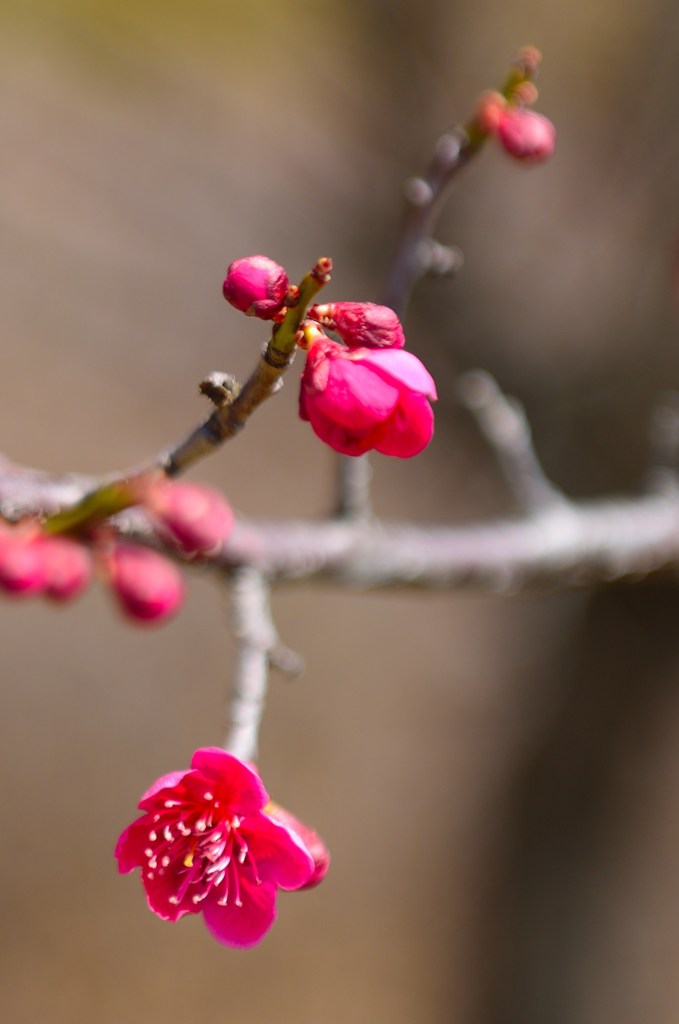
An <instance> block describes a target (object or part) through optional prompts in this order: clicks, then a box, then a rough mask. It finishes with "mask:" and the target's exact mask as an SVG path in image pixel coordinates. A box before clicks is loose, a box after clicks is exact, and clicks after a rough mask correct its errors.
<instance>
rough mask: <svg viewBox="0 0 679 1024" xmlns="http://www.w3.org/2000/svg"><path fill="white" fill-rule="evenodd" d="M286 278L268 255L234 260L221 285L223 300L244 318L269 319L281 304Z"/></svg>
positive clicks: (278, 309)
mask: <svg viewBox="0 0 679 1024" xmlns="http://www.w3.org/2000/svg"><path fill="white" fill-rule="evenodd" d="M289 284H290V282H289V280H288V275H287V274H286V272H285V270H284V269H283V267H281V266H279V265H278V263H275V262H274V261H273V260H271V259H269V257H268V256H243V257H242V258H241V259H238V260H234V261H233V263H232V264H231V265H230V266H229V268H228V270H227V272H226V278H225V280H224V284H223V286H222V291H223V293H224V298H225V299H226V301H227V302H230V303H231V305H232V306H235V308H236V309H239V310H240V311H241V312H242V313H245V314H246V315H247V316H256V317H259V319H260V320H272V319H273V318H274V317H275V316H276V314H277V313H279V312H280V310H281V309H282V307H283V305H284V304H285V297H286V295H287V293H288V287H289Z"/></svg>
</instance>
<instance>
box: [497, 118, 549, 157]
mask: <svg viewBox="0 0 679 1024" xmlns="http://www.w3.org/2000/svg"><path fill="white" fill-rule="evenodd" d="M497 135H498V138H499V140H500V142H501V143H502V145H503V147H504V149H505V151H506V152H507V153H509V155H510V156H513V157H515V158H516V159H517V160H525V161H526V162H527V163H540V162H541V161H543V160H548V159H549V157H550V156H551V155H552V153H553V152H554V149H555V146H556V128H555V127H554V125H553V124H552V122H551V121H550V120H549V118H547V117H544V115H543V114H537V113H536V112H535V111H534V110H524V109H523V108H522V107H508V108H507V110H505V111H504V113H503V115H502V117H501V118H500V121H499V124H498V127H497Z"/></svg>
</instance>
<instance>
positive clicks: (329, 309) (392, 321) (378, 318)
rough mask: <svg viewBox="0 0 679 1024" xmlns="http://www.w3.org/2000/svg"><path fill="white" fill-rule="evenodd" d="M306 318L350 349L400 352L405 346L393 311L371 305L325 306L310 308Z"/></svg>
mask: <svg viewBox="0 0 679 1024" xmlns="http://www.w3.org/2000/svg"><path fill="white" fill-rule="evenodd" d="M307 316H308V317H309V319H310V320H317V321H318V323H320V324H323V326H324V327H329V328H330V330H332V331H335V332H336V333H337V334H339V336H340V338H341V339H342V341H343V342H344V344H345V345H347V346H348V347H349V348H359V347H362V348H403V346H404V345H405V342H406V339H405V335H404V333H403V328H402V327H401V321H400V320H399V318H398V316H397V315H396V313H395V312H394V310H393V309H390V308H389V307H388V306H377V305H375V303H374V302H328V303H326V304H325V305H320V306H312V307H311V309H310V310H309V312H308V314H307Z"/></svg>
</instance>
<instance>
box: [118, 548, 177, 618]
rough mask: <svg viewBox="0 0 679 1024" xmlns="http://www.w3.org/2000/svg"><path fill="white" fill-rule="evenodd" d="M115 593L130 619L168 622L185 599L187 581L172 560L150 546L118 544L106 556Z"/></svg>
mask: <svg viewBox="0 0 679 1024" xmlns="http://www.w3.org/2000/svg"><path fill="white" fill-rule="evenodd" d="M104 567H105V572H106V575H107V577H108V581H109V583H110V585H111V590H112V592H113V594H114V596H115V597H116V598H117V599H118V603H119V604H120V607H121V608H122V610H123V611H124V612H125V614H126V615H127V617H128V618H129V619H132V620H133V621H136V622H144V623H152V622H154V623H158V624H159V623H161V622H165V621H167V619H169V618H170V617H171V616H172V615H174V614H175V612H177V611H178V610H179V608H180V606H181V604H182V601H183V599H184V582H183V580H182V576H181V573H180V572H179V570H178V569H176V568H175V566H174V565H173V564H172V562H170V561H168V559H167V558H164V557H163V556H162V555H159V554H158V553H157V552H155V551H150V550H149V549H148V548H142V547H136V546H134V545H131V544H116V545H115V547H114V548H113V550H112V551H111V552H107V553H106V555H105V556H104Z"/></svg>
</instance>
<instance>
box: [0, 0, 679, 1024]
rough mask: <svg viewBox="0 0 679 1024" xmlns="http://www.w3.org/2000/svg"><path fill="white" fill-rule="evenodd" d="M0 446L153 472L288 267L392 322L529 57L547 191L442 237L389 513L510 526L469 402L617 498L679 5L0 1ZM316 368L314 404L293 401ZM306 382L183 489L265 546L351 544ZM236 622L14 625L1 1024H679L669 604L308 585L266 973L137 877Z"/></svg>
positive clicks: (658, 220)
mask: <svg viewBox="0 0 679 1024" xmlns="http://www.w3.org/2000/svg"><path fill="white" fill-rule="evenodd" d="M0 28H1V30H2V31H1V33H0V140H1V142H0V247H1V250H2V273H0V311H1V317H2V325H3V348H2V403H0V439H1V440H0V448H2V449H3V450H4V451H5V452H6V453H7V454H8V455H9V456H10V457H11V458H13V459H15V460H16V461H21V462H25V463H27V464H29V465H36V466H41V467H44V468H47V469H53V470H55V471H62V470H68V469H78V470H84V471H95V472H97V471H104V470H108V469H113V468H122V467H125V466H128V465H130V464H134V463H135V462H137V461H139V460H140V459H142V458H143V457H145V456H147V455H149V454H150V453H152V452H155V451H156V450H157V449H159V448H160V447H161V446H163V445H165V444H166V443H168V442H170V441H172V440H174V439H176V438H178V437H179V436H181V435H182V434H183V433H184V432H185V430H186V429H187V428H188V427H189V426H190V425H191V424H192V423H194V422H195V421H196V420H197V419H198V418H199V417H201V416H202V415H203V414H204V412H205V411H206V410H205V408H204V407H203V406H201V404H200V402H201V400H200V399H199V398H198V397H197V395H196V383H197V381H198V380H200V379H201V378H202V377H203V376H204V375H205V374H206V373H207V372H208V371H210V370H213V369H223V370H229V371H232V372H234V373H235V374H236V375H237V376H239V377H241V378H242V377H243V376H244V375H246V374H247V372H248V371H249V369H250V367H251V366H252V364H253V360H254V357H255V353H256V352H257V351H258V346H259V345H260V344H261V342H262V341H263V340H264V336H263V334H262V331H261V326H260V325H259V324H257V323H252V322H251V321H249V320H248V321H246V320H245V318H243V317H241V316H239V315H238V314H236V313H235V311H232V310H231V309H230V308H229V307H227V306H226V305H225V303H224V302H223V300H222V298H221V295H220V289H221V281H222V278H223V275H224V271H225V269H226V266H227V264H228V263H229V262H230V261H231V260H232V259H234V258H235V257H237V256H240V255H245V254H249V253H254V252H263V253H266V254H268V255H269V256H271V257H273V258H274V259H276V260H278V261H279V262H281V263H283V264H284V265H285V266H286V268H287V269H288V271H289V273H290V276H291V277H292V278H293V279H295V278H297V277H299V276H301V274H302V273H303V272H304V271H305V270H306V269H307V268H308V267H309V266H310V265H311V263H312V262H313V261H314V260H315V259H317V258H318V257H320V256H323V255H331V256H332V257H333V258H334V260H335V267H336V271H335V274H334V279H333V283H332V285H331V286H330V288H329V289H328V291H327V292H326V296H327V300H329V301H330V300H332V299H370V298H374V297H375V295H376V294H377V292H378V289H379V286H380V283H381V279H382V275H383V272H384V268H385V266H386V262H387V260H388V256H389V252H390V249H391V245H392V242H393V239H394V237H395V232H396V227H397V223H398V217H399V214H400V205H401V196H402V188H403V182H404V180H405V178H406V177H408V176H409V175H411V174H413V173H417V172H418V171H419V170H421V169H422V168H423V167H424V165H425V164H426V162H427V160H428V159H429V155H430V153H431V150H432V146H433V143H434V140H435V139H436V138H437V136H438V135H439V134H440V133H441V132H442V131H443V130H444V129H445V128H446V127H448V126H450V125H451V124H452V123H454V122H456V121H459V120H464V119H465V118H466V117H467V115H468V113H469V111H470V109H471V107H472V104H473V103H474V100H475V97H476V95H477V94H478V93H479V92H480V91H481V90H482V89H484V88H486V87H488V86H491V85H494V84H496V83H499V82H501V81H502V79H503V77H504V75H505V73H506V68H507V66H508V64H509V62H510V61H511V59H512V58H513V57H514V55H515V53H516V52H517V50H518V48H519V47H520V46H521V45H522V44H525V43H533V44H535V45H537V46H539V47H540V48H541V49H542V50H543V53H544V57H545V60H544V66H543V72H542V74H541V77H540V80H539V83H538V84H539V86H540V90H541V98H540V101H539V103H538V109H540V110H541V111H542V112H544V113H546V114H548V115H549V116H550V117H551V118H553V120H554V121H555V122H556V124H557V127H558V131H559V141H558V149H557V155H556V157H555V159H554V160H553V161H552V162H551V163H550V164H549V165H547V166H545V167H543V168H540V169H532V170H527V169H526V168H524V167H520V166H518V165H515V164H513V163H512V162H511V161H510V160H509V159H508V158H506V157H505V156H504V155H503V154H502V153H500V152H499V151H498V150H496V149H494V148H489V149H488V151H487V152H486V153H484V154H483V155H482V157H481V159H480V160H479V161H478V162H477V164H476V165H475V166H474V168H473V169H469V170H468V171H466V172H465V173H464V174H463V175H462V176H461V178H460V179H459V181H458V184H457V186H456V189H455V191H454V194H453V195H452V196H451V198H450V201H449V203H448V205H447V207H446V210H445V213H444V214H443V217H442V219H441V225H440V230H439V238H440V240H442V241H443V242H446V243H453V244H456V245H458V246H460V247H461V248H462V249H463V251H464V253H465V257H466V263H465V267H464V270H463V271H462V273H461V274H460V275H459V277H458V278H457V280H455V281H454V282H450V281H447V282H440V281H439V282H424V283H423V284H422V285H421V286H420V287H419V288H418V290H417V293H416V295H415V299H414V303H413V306H412V308H411V311H410V313H409V315H408V318H407V321H406V330H407V335H408V338H409V344H410V347H411V348H412V349H414V351H416V352H417V353H418V354H419V355H420V356H422V358H423V359H424V360H425V361H426V362H427V365H428V366H429V367H430V369H431V370H432V372H433V374H434V376H435V378H436V380H437V383H438V386H439V394H440V402H439V405H438V407H437V434H436V437H435V439H434V442H433V444H432V445H431V447H430V448H429V449H428V450H427V452H426V453H424V454H423V455H422V456H421V457H419V458H418V459H416V460H413V461H412V462H409V461H406V462H400V461H399V460H388V459H383V458H376V459H375V460H374V469H375V504H376V509H377V512H378V514H379V515H381V516H384V517H388V518H396V519H412V520H415V521H418V522H427V521H430V522H446V521H447V522H451V523H452V522H456V523H459V522H463V521H471V520H475V519H480V518H482V517H488V516H493V515H500V514H506V513H507V512H509V511H511V505H510V503H509V501H508V498H507V495H506V493H505V490H504V488H503V486H502V484H501V482H500V481H499V478H498V474H497V471H496V468H495V465H494V463H493V460H492V458H491V457H490V455H489V454H488V453H487V451H486V450H485V448H484V446H483V444H482V443H481V441H480V440H479V438H478V435H477V432H476V430H475V428H474V426H473V424H472V423H471V422H470V421H469V419H468V418H467V416H466V415H465V414H464V413H463V412H462V411H461V410H460V409H459V408H458V407H457V405H456V401H455V385H456V378H457V376H458V374H459V373H460V371H462V370H464V369H466V368H470V367H473V366H482V367H484V368H486V369H488V370H490V371H491V372H492V373H493V374H495V375H496V376H497V378H498V379H499V381H500V382H501V384H502V385H503V387H504V388H505V389H506V390H508V391H509V392H511V393H513V394H515V395H517V396H518V397H519V398H520V399H521V400H522V401H523V402H524V403H525V405H526V406H527V408H528V411H529V415H530V418H531V422H532V424H533V427H534V432H535V436H536V441H537V446H538V449H539V451H540V454H541V457H542V458H543V460H544V463H545V465H546V467H547V469H548V471H549V473H550V474H551V476H552V477H553V479H554V480H555V481H556V482H557V483H558V484H559V485H560V486H562V487H563V488H564V489H565V490H566V491H567V492H568V493H570V494H572V495H576V496H595V495H604V494H608V493H611V492H621V493H622V492H631V491H634V490H635V489H637V488H638V487H640V486H641V484H642V481H643V476H644V472H645V468H646V465H647V455H648V452H647V441H646V437H647V425H648V421H649V417H650V414H651V411H652V408H653V406H654V402H655V401H656V399H657V396H658V394H659V393H660V392H662V391H663V390H666V389H667V388H671V387H674V386H676V385H677V384H678V383H679V353H678V351H677V345H676V336H677V332H676V304H675V296H674V295H673V291H672V288H673V277H674V275H675V263H674V260H675V256H676V253H677V228H678V225H679V209H678V204H677V188H676V182H677V170H676V169H677V166H678V165H679V129H678V126H677V101H676V97H677V93H678V87H679V8H678V7H677V6H676V4H675V3H674V0H643V2H642V0H598V2H597V3H591V2H586V0H569V2H568V3H566V0H550V2H544V0H542V2H540V3H538V2H537V0H516V2H515V3H514V4H511V5H508V4H505V3H501V2H500V0H474V2H472V0H459V2H457V3H455V4H451V3H448V2H444V0H421V2H420V3H418V4H410V3H408V2H407V0H400V2H397V0H345V2H344V3H342V4H323V3H320V2H314V0H289V2H283V3H279V4H276V3H273V2H271V0H252V2H251V3H249V4H247V5H246V4H240V3H235V2H231V0H192V2H191V3H190V4H189V3H188V2H181V0H164V2H163V3H160V2H159V0H117V2H115V3H113V2H111V0H108V2H107V0H90V2H87V0H5V2H4V3H3V4H2V6H1V7H0ZM295 373H296V371H293V378H294V375H295ZM295 390H296V389H295V386H294V381H293V380H291V381H290V383H289V384H288V386H287V387H286V388H285V389H284V392H283V394H282V395H281V396H280V397H278V398H276V400H275V402H271V403H269V404H268V405H267V406H265V407H263V408H262V409H261V410H260V411H259V412H258V414H257V416H256V417H255V418H254V419H253V420H252V422H251V423H250V424H249V425H248V428H247V430H246V432H245V433H244V435H243V436H242V437H241V438H240V439H239V440H238V442H237V443H236V444H230V445H228V446H226V448H225V449H224V450H223V451H222V452H221V453H220V454H219V455H218V456H216V457H215V458H214V459H212V460H210V462H209V463H205V464H203V465H202V466H200V467H199V468H198V469H197V470H196V471H194V473H193V474H192V476H193V478H195V479H204V480H209V481H211V482H212V483H213V484H215V485H217V486H219V487H220V488H222V489H224V490H225V492H226V493H227V495H228V496H229V498H230V500H231V501H232V503H233V505H234V506H235V507H236V509H237V510H238V511H240V512H242V513H243V514H247V515H250V516H255V515H267V516H273V515H278V516H300V515H301V516H308V517H315V516H319V515H322V514H324V513H325V512H326V511H327V510H328V509H329V508H330V506H331V504H332V500H333V494H332V482H333V473H334V460H333V457H332V453H331V452H329V451H328V450H326V449H325V448H324V447H323V446H322V445H321V444H320V443H318V442H317V441H316V439H315V438H314V437H313V436H312V434H311V431H310V430H309V428H308V425H305V424H303V423H301V422H300V421H299V420H298V419H297V417H296V411H295V403H296V395H295ZM227 610H228V606H227V595H226V594H225V593H223V592H221V591H220V590H219V589H218V588H217V587H216V586H215V584H214V581H212V580H210V579H204V578H201V577H200V575H199V576H197V577H194V578H193V579H192V582H191V590H190V596H189V600H188V603H187V606H186V609H185V611H184V613H183V614H182V615H181V616H180V617H179V618H178V619H177V620H176V622H175V623H174V624H172V625H171V626H170V627H168V628H165V629H163V630H159V631H156V632H154V631H149V632H145V631H143V630H135V629H134V628H132V627H129V626H127V625H126V624H124V623H123V622H121V621H120V619H119V618H117V617H116V615H115V613H114V611H113V609H112V608H111V607H110V606H109V604H108V601H107V596H106V595H105V594H103V593H102V592H101V590H97V589H96V588H95V589H93V591H92V592H91V593H89V594H88V595H87V596H86V597H85V598H84V599H83V600H81V601H80V602H79V603H78V605H77V606H76V607H73V608H69V609H68V610H66V611H54V610H52V609H45V608H43V607H42V606H40V605H38V604H26V605H21V604H19V603H9V602H7V603H5V604H4V605H3V606H2V609H1V620H2V636H3V640H2V665H3V671H2V685H1V687H0V701H1V703H0V770H1V771H2V776H3V778H4V779H5V783H4V795H3V801H2V812H1V816H2V820H3V823H4V827H3V838H2V842H0V877H2V879H3V884H2V885H1V886H0V909H1V912H0V920H1V921H2V928H1V929H0V944H1V951H0V1019H2V1020H4V1021H8V1022H9V1021H11V1022H12V1024H33V1022H37V1021H49V1022H50V1024H62V1022H69V1024H80V1022H83V1024H84V1022H88V1024H89V1022H91V1021H92V1020H97V1021H98V1022H99V1024H121V1022H125V1024H137V1022H143V1024H161V1022H162V1024H179V1022H185V1021H187V1020H194V1019H196V1020H197V1019H203V1018H204V1019H210V1020H215V1021H220V1020H233V1019H238V1020H239V1021H243V1022H256V1024H260V1022H268V1021H276V1022H279V1021H287V1020H292V1019H294V1020H295V1021H296V1022H297V1024H312V1022H314V1024H316V1022H318V1021H323V1022H324V1024H340V1022H342V1024H345V1022H347V1021H349V1022H351V1024H368V1022H370V1024H375V1022H382V1021H384V1022H389V1024H406V1022H407V1024H412V1022H413V1021H417V1022H418V1024H445V1022H448V1021H451V1020H454V1021H455V1022H456V1024H507V1022H509V1024H545V1022H549V1024H566V1022H568V1024H604V1022H606V1024H608V1022H610V1021H612V1020H615V1021H616V1024H638V1022H639V1021H641V1020H653V1022H654V1024H671V1022H675V1021H676V1020H677V1019H678V1018H679V975H678V973H677V970H676V961H677V956H678V955H679V925H678V924H677V921H678V920H679V882H678V881H677V879H678V878H679V873H678V872H677V870H676V864H677V859H678V857H679V809H678V800H677V795H676V794H677V788H678V786H679V685H678V684H679V639H678V637H679V631H678V629H677V623H678V622H679V591H677V589H676V587H675V585H674V583H673V582H672V581H670V582H666V583H665V582H654V583H644V584H640V585H634V586H631V585H628V586H625V587H616V588H609V589H606V590H601V591H597V592H580V593H568V594H559V593H549V594H545V593H540V594H535V595H526V596H524V595H521V596H515V597H511V598H508V597H506V596H504V597H503V596H500V595H498V596H492V595H491V596H477V595H468V594H436V595H434V594H431V595H430V594H411V593H406V592H404V593H402V594H394V593H389V594H379V595H376V594H372V595H371V594H367V595H366V594H347V593H343V592H339V591H337V590H333V589H322V590H320V591H319V590H318V589H314V588H310V587H306V586H298V587H296V588H290V589H281V590H280V591H278V592H277V593H276V596H275V612H276V617H277V623H278V626H279V628H280V632H281V634H282V636H283V638H284V640H285V642H286V643H288V644H289V645H291V646H292V647H294V648H296V649H297V650H299V651H300V652H301V653H302V654H303V655H304V657H305V659H306V664H307V670H306V673H305V675H304V676H303V678H302V679H301V680H299V681H296V682H294V683H289V682H287V681H282V680H280V679H278V678H274V680H273V684H272V688H271V695H270V701H269V711H268V715H267V717H266V719H265V724H264V730H263V737H262V755H261V768H262V772H263V774H264V778H265V781H266V784H267V786H268V788H269V789H270V791H271V793H272V795H273V796H274V797H275V799H276V800H278V801H279V802H280V803H283V804H285V805H287V806H289V807H290V808H291V809H292V810H293V811H294V812H295V813H297V814H298V815H299V816H300V817H302V818H304V819H306V820H307V821H309V822H311V823H313V824H314V825H315V826H316V827H317V828H318V830H319V831H320V832H322V834H323V835H324V836H325V838H326V839H327V841H328V844H329V845H330V847H331V849H332V852H333V857H334V861H333V867H332V870H331V872H330V874H329V876H328V878H327V880H326V882H325V883H324V885H323V886H322V887H321V888H320V889H318V890H316V891H315V892H314V893H313V894H304V895H297V896H286V895H283V896H282V898H281V899H280V902H279V922H278V924H277V926H276V927H275V929H274V930H273V932H272V933H271V934H270V935H269V937H268V938H267V939H266V941H265V942H264V943H263V944H262V945H261V946H260V947H258V948H257V949H255V950H253V951H251V952H249V953H239V952H236V951H231V950H228V949H225V948H222V947H220V946H218V945H217V944H216V943H215V942H214V941H213V940H212V939H211V938H210V937H209V936H208V934H207V932H206V931H205V929H204V928H203V926H202V922H201V920H200V919H198V918H195V919H191V920H184V921H182V922H181V924H179V925H177V926H175V927H169V926H168V925H166V924H163V923H162V922H160V921H159V920H157V919H156V918H155V917H154V916H153V915H152V914H150V913H149V912H148V911H147V909H146V906H145V902H144V898H143V895H142V891H141V887H140V884H139V880H138V878H136V877H120V876H118V874H117V871H116V865H115V862H114V860H113V856H112V851H113V847H114V845H115V841H116V838H117V836H118V833H119V832H120V831H121V830H122V828H123V827H124V826H125V825H126V824H127V823H128V821H129V820H130V819H131V818H132V817H133V816H134V813H135V811H134V809H135V806H136V803H137V800H138V798H139V795H140V794H141V792H142V791H143V790H144V789H145V788H146V787H147V785H148V784H150V782H151V781H152V780H154V779H155V778H156V777H157V776H158V775H160V774H162V773H164V772H166V771H169V770H171V769H174V768H180V767H183V766H185V765H186V764H187V763H188V761H189V758H190V756H191V753H192V751H193V750H194V749H195V748H196V747H198V746H204V745H209V744H214V743H219V742H220V739H221V736H222V732H223V720H224V697H225V693H226V691H227V687H228V681H229V671H230V668H229V666H230V661H231V656H232V644H231V640H230V638H229V636H228V635H227V632H226V631H225V629H224V622H225V617H226V615H227Z"/></svg>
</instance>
